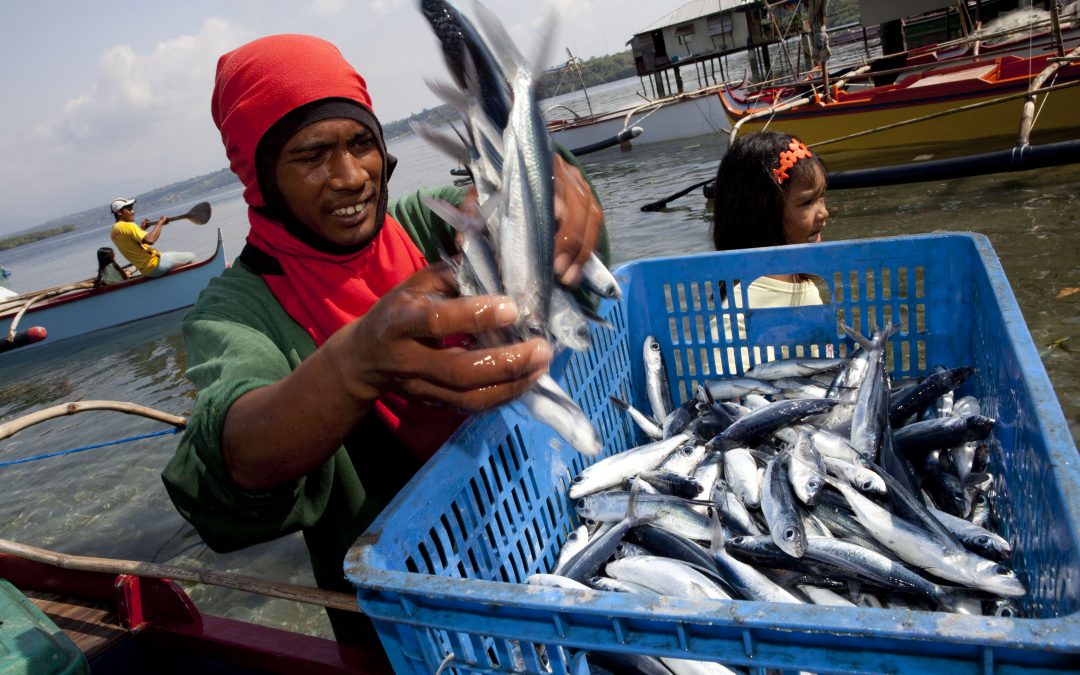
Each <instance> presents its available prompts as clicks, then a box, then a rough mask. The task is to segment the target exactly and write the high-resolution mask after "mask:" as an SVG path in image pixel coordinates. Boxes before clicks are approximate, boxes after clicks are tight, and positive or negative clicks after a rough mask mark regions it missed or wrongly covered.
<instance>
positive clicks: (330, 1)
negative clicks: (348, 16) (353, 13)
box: [311, 0, 349, 18]
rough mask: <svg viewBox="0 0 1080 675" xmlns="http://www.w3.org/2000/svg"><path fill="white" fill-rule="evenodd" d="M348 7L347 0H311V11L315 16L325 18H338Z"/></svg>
mask: <svg viewBox="0 0 1080 675" xmlns="http://www.w3.org/2000/svg"><path fill="white" fill-rule="evenodd" d="M348 7H349V0H313V2H312V3H311V9H312V11H314V12H315V16H318V17H320V18H327V17H331V16H338V15H339V14H341V13H343V12H344V11H345V10H346V9H348Z"/></svg>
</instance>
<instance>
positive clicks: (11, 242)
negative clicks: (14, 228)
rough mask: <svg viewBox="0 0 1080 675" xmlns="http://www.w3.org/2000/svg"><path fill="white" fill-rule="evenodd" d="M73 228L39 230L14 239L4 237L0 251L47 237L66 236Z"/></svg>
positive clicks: (0, 244)
mask: <svg viewBox="0 0 1080 675" xmlns="http://www.w3.org/2000/svg"><path fill="white" fill-rule="evenodd" d="M74 230H75V226H74V225H71V224H68V225H62V226H60V227H54V228H52V229H51V230H40V231H38V232H28V233H27V234H18V235H15V236H14V237H6V238H4V239H0V251H7V250H10V249H13V248H17V247H19V246H25V245H26V244H32V243H34V242H35V241H41V240H42V239H48V238H49V237H56V236H58V235H61V234H67V233H68V232H73V231H74Z"/></svg>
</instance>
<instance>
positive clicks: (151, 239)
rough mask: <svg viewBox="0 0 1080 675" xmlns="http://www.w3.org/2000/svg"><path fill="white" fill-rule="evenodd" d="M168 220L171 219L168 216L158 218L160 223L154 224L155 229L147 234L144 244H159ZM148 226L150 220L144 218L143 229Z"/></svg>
mask: <svg viewBox="0 0 1080 675" xmlns="http://www.w3.org/2000/svg"><path fill="white" fill-rule="evenodd" d="M168 220H169V219H168V217H166V216H162V217H160V218H158V221H157V222H156V223H154V227H153V229H151V230H150V231H149V232H147V233H146V236H145V237H143V243H144V244H155V243H157V240H158V238H159V237H160V236H161V230H162V228H164V227H165V223H166V221H168ZM148 225H150V219H149V218H143V221H142V228H143V229H144V230H145V229H146V228H147V226H148Z"/></svg>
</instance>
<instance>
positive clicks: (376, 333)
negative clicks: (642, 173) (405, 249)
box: [324, 264, 551, 411]
mask: <svg viewBox="0 0 1080 675" xmlns="http://www.w3.org/2000/svg"><path fill="white" fill-rule="evenodd" d="M456 294H457V288H456V285H455V283H454V278H453V273H452V271H451V270H450V268H449V267H448V266H446V265H445V264H439V265H435V266H433V267H429V268H426V269H423V270H420V271H419V272H417V273H416V274H414V275H413V276H412V277H411V278H410V279H408V280H407V281H405V282H404V283H402V284H401V285H399V286H398V287H396V288H395V289H394V290H392V291H390V292H389V293H387V294H386V295H385V296H383V297H382V298H381V299H380V300H379V301H378V302H377V303H375V305H374V306H373V307H372V308H371V310H369V311H368V313H367V314H365V315H364V316H363V317H362V318H361V319H358V320H357V321H355V322H353V323H352V324H349V325H348V326H347V327H345V328H344V329H342V330H341V331H338V333H336V334H335V335H334V336H333V337H331V339H330V340H328V341H327V344H326V345H324V347H327V346H331V342H333V343H334V344H333V346H332V349H333V350H334V351H335V352H336V354H337V355H338V356H339V358H340V361H339V362H340V364H341V368H340V369H339V371H338V372H339V373H340V376H341V377H342V378H344V379H343V381H342V383H341V384H342V387H343V388H344V389H345V391H348V392H350V393H351V394H352V395H353V396H355V397H356V398H357V399H358V400H359V401H372V400H374V399H375V398H377V397H378V396H379V395H380V394H382V393H383V392H388V391H396V392H399V393H404V394H407V395H409V396H413V397H416V398H420V399H425V400H433V401H439V402H442V403H445V404H447V405H450V406H453V407H456V408H461V409H464V410H469V411H479V410H486V409H488V408H492V407H494V406H497V405H500V404H502V403H506V402H507V401H510V400H512V399H514V398H517V397H518V396H520V395H521V394H523V393H524V392H525V391H526V390H528V389H529V387H531V386H532V385H533V383H534V382H536V380H537V379H538V378H539V377H540V376H541V375H543V374H544V373H546V372H547V368H548V365H549V364H550V362H551V347H550V345H549V344H548V343H547V341H546V340H543V339H541V338H535V339H533V340H529V341H527V342H519V343H513V344H509V345H505V346H501V347H495V348H491V349H476V350H470V349H465V348H464V347H459V346H451V347H443V346H442V342H443V339H444V338H455V337H458V336H463V335H476V334H482V333H485V332H489V331H493V330H498V329H501V328H505V327H507V326H510V325H511V324H513V323H514V321H515V320H516V319H517V307H516V305H515V304H514V302H513V301H512V300H510V298H507V297H505V296H469V297H455V296H456Z"/></svg>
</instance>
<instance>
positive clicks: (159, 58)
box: [0, 18, 250, 229]
mask: <svg viewBox="0 0 1080 675" xmlns="http://www.w3.org/2000/svg"><path fill="white" fill-rule="evenodd" d="M249 38H250V35H249V34H248V31H246V30H243V29H241V28H239V27H238V26H236V25H235V24H231V23H229V22H228V21H224V20H221V19H214V18H210V19H206V20H205V21H204V22H203V24H202V27H201V29H200V30H199V32H198V33H197V34H194V35H182V36H179V37H175V38H170V39H168V40H165V41H163V42H160V43H158V44H157V45H156V46H154V47H153V48H152V49H151V50H150V51H148V52H141V53H140V52H139V51H138V50H137V48H133V47H132V46H130V45H119V46H113V47H110V48H108V49H107V50H105V51H104V52H103V53H102V54H101V56H100V59H99V61H98V70H97V76H96V78H95V79H94V81H93V83H92V84H90V85H88V86H87V87H86V88H85V89H84V90H83V91H81V92H79V93H77V94H76V95H74V96H73V97H72V98H70V99H68V100H67V101H66V102H65V103H64V104H63V105H62V106H59V107H57V108H56V109H55V110H54V113H53V114H52V115H51V116H49V115H45V116H43V117H44V121H42V122H39V123H38V124H37V125H36V126H35V127H33V128H32V129H30V130H29V132H28V133H24V134H22V135H8V136H7V137H5V138H4V139H3V140H2V141H0V154H2V156H4V157H8V158H16V157H20V158H22V160H20V161H7V162H4V163H0V184H3V185H5V186H6V188H7V189H8V190H9V194H21V195H24V196H25V197H26V199H25V200H21V201H19V202H18V203H15V204H11V205H9V206H8V208H7V213H5V214H4V217H3V218H0V225H3V227H2V229H11V228H14V227H15V226H16V225H22V226H23V227H25V226H27V225H33V224H36V223H34V222H33V221H31V222H29V223H26V222H25V221H26V219H28V218H35V217H40V215H41V214H40V213H35V212H33V211H28V210H27V208H24V205H25V204H27V203H29V204H33V203H38V204H48V205H49V209H50V210H54V211H57V212H61V213H70V212H73V211H76V210H81V209H83V208H86V205H87V204H88V203H90V204H92V203H94V202H95V201H98V200H101V199H104V197H102V195H103V194H104V195H105V196H106V197H109V198H111V196H110V195H113V193H116V194H121V193H124V194H127V193H132V194H134V193H136V192H139V191H142V190H147V189H152V188H154V187H158V186H160V185H165V184H167V183H170V182H173V181H175V180H180V179H183V178H187V177H190V176H194V175H197V174H200V173H206V172H209V171H213V170H216V169H218V168H222V167H224V166H225V165H226V160H225V153H224V151H223V149H222V147H221V142H220V137H219V136H218V133H217V130H216V129H214V124H213V121H212V120H211V118H210V95H211V91H212V88H213V82H214V73H215V71H216V67H217V59H218V57H219V56H220V55H221V54H224V53H225V52H227V51H229V50H231V49H234V48H236V47H238V46H239V45H241V44H243V43H244V42H246V41H247V40H248V39H249Z"/></svg>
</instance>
